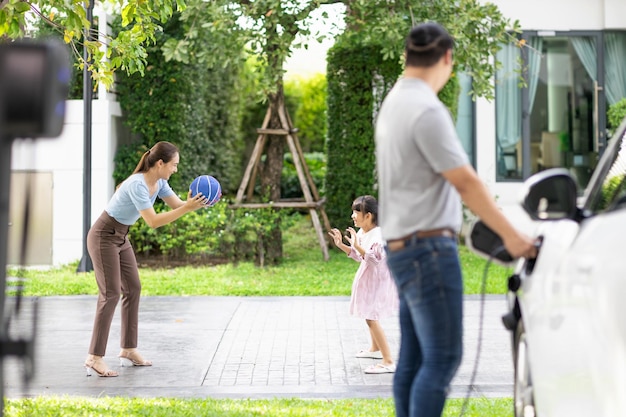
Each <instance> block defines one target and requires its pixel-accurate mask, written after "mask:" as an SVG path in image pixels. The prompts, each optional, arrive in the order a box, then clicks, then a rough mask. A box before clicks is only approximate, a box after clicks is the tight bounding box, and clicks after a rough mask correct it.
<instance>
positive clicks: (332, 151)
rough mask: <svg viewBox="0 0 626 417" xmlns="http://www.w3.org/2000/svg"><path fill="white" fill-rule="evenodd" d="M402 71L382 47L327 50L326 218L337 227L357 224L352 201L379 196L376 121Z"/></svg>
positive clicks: (342, 41) (345, 40) (339, 45)
mask: <svg viewBox="0 0 626 417" xmlns="http://www.w3.org/2000/svg"><path fill="white" fill-rule="evenodd" d="M400 72H401V67H400V65H399V64H398V63H397V62H391V61H389V60H387V61H384V60H383V57H382V56H381V54H380V48H379V47H377V46H375V45H372V46H363V45H359V44H355V43H354V42H353V41H352V40H351V38H350V37H348V36H341V37H339V38H338V39H337V41H336V43H335V44H334V45H333V47H332V48H331V49H330V50H329V51H328V64H327V74H326V77H327V80H328V141H327V143H326V149H327V158H328V163H327V171H326V181H325V188H326V198H327V203H326V213H327V215H328V218H329V220H330V223H331V225H332V226H333V227H338V228H339V229H341V230H343V229H344V228H346V227H348V226H350V225H352V222H351V219H350V214H351V206H352V201H353V200H354V199H355V198H356V197H357V196H359V195H363V194H371V195H376V194H377V193H376V190H375V185H376V172H375V169H376V166H375V142H374V117H375V114H376V109H377V108H378V107H379V106H380V103H381V102H382V99H383V98H384V96H385V95H386V93H387V92H388V91H389V89H390V88H391V86H392V85H393V83H394V82H395V80H396V79H397V77H398V75H399V74H400Z"/></svg>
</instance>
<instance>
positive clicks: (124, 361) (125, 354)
mask: <svg viewBox="0 0 626 417" xmlns="http://www.w3.org/2000/svg"><path fill="white" fill-rule="evenodd" d="M118 358H120V365H122V367H125V366H126V367H131V366H152V361H147V360H145V359H144V358H142V357H141V355H140V354H139V352H137V351H136V350H131V351H128V350H122V351H121V352H120V354H119V356H118Z"/></svg>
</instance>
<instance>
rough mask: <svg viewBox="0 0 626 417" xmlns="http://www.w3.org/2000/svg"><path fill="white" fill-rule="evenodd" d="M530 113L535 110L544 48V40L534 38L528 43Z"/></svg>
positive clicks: (537, 37)
mask: <svg viewBox="0 0 626 417" xmlns="http://www.w3.org/2000/svg"><path fill="white" fill-rule="evenodd" d="M528 44H529V45H530V48H529V49H528V51H529V52H528V60H527V61H528V80H527V82H528V113H531V112H532V110H533V105H534V104H535V96H536V95H537V85H538V84H539V71H540V69H541V57H542V52H541V50H542V48H543V38H541V37H539V36H534V37H532V38H530V41H529V42H528Z"/></svg>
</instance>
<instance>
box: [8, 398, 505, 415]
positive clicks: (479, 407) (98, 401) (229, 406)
mask: <svg viewBox="0 0 626 417" xmlns="http://www.w3.org/2000/svg"><path fill="white" fill-rule="evenodd" d="M462 404H463V400H462V399H453V400H448V402H447V403H446V409H445V411H444V414H443V415H444V416H445V417H452V416H458V414H459V412H460V410H461V407H462ZM394 414H395V413H394V407H393V400H391V399H388V398H386V399H341V400H327V399H323V400H305V399H297V398H291V399H272V400H250V399H247V400H232V399H191V400H186V399H175V398H154V399H146V398H119V397H115V398H82V397H37V398H28V399H20V400H11V399H10V400H6V404H5V416H6V417H27V416H28V417H38V416H55V417H57V416H58V417H74V416H80V417H95V416H98V417H135V416H137V417H138V416H167V417H183V416H184V417H191V416H194V417H195V416H203V417H256V416H266V417H267V416H271V417H319V416H338V417H339V416H341V417H353V416H360V417H370V416H371V417H387V416H388V417H392V416H394ZM511 415H512V400H511V399H510V398H498V399H486V398H477V399H472V400H470V404H469V407H468V409H467V412H466V413H465V416H466V417H508V416H511Z"/></svg>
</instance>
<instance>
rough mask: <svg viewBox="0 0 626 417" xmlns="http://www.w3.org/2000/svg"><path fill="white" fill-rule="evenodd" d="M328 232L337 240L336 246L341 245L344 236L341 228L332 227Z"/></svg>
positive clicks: (334, 240)
mask: <svg viewBox="0 0 626 417" xmlns="http://www.w3.org/2000/svg"><path fill="white" fill-rule="evenodd" d="M328 234H329V236H330V237H331V238H333V242H335V245H336V246H339V245H340V244H341V243H342V242H343V236H341V232H340V231H339V229H336V228H335V229H330V231H329V232H328Z"/></svg>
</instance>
